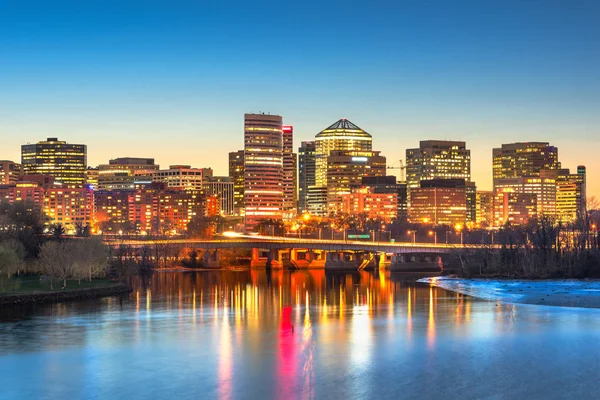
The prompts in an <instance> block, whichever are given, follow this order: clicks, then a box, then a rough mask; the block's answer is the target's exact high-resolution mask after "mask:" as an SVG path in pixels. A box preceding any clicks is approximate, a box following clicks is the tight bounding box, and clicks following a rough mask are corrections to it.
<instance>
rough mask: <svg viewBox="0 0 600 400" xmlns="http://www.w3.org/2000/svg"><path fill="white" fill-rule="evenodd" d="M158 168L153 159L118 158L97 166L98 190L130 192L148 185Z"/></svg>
mask: <svg viewBox="0 0 600 400" xmlns="http://www.w3.org/2000/svg"><path fill="white" fill-rule="evenodd" d="M159 168H160V167H159V166H158V165H157V164H155V163H154V158H139V157H120V158H115V159H112V160H109V161H108V164H101V165H99V166H98V190H131V189H134V188H135V186H136V185H137V184H144V183H150V182H151V181H152V179H153V176H154V175H155V174H156V172H157V171H158V169H159Z"/></svg>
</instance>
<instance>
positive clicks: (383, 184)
mask: <svg viewBox="0 0 600 400" xmlns="http://www.w3.org/2000/svg"><path fill="white" fill-rule="evenodd" d="M361 190H366V191H367V192H369V193H373V194H393V195H395V197H396V206H397V209H396V215H395V218H402V219H405V218H407V216H408V204H407V202H406V194H407V191H406V183H405V182H397V181H396V177H395V176H391V175H388V176H365V177H363V178H362V180H361V183H360V185H357V186H353V187H352V192H353V193H354V192H355V191H361Z"/></svg>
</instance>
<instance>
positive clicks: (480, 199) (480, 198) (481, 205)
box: [475, 190, 494, 228]
mask: <svg viewBox="0 0 600 400" xmlns="http://www.w3.org/2000/svg"><path fill="white" fill-rule="evenodd" d="M476 212H477V217H476V219H475V222H476V223H477V225H479V226H481V227H484V228H485V227H491V226H493V224H494V192H493V191H491V190H478V191H477V193H476Z"/></svg>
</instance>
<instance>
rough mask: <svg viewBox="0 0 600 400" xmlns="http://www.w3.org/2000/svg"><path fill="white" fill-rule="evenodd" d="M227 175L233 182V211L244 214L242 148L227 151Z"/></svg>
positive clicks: (236, 213) (235, 213)
mask: <svg viewBox="0 0 600 400" xmlns="http://www.w3.org/2000/svg"><path fill="white" fill-rule="evenodd" d="M229 177H230V178H231V181H232V182H233V213H234V215H244V150H238V151H234V152H231V153H229Z"/></svg>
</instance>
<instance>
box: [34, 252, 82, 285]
mask: <svg viewBox="0 0 600 400" xmlns="http://www.w3.org/2000/svg"><path fill="white" fill-rule="evenodd" d="M71 246H72V245H70V244H68V242H54V241H51V242H46V243H44V245H43V246H42V248H41V249H40V256H39V258H38V263H39V265H40V270H41V271H43V273H45V274H46V275H47V276H48V277H49V278H50V289H54V280H55V279H57V280H62V281H63V288H64V287H67V279H68V278H71V277H72V276H73V252H72V248H70V247H71Z"/></svg>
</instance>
